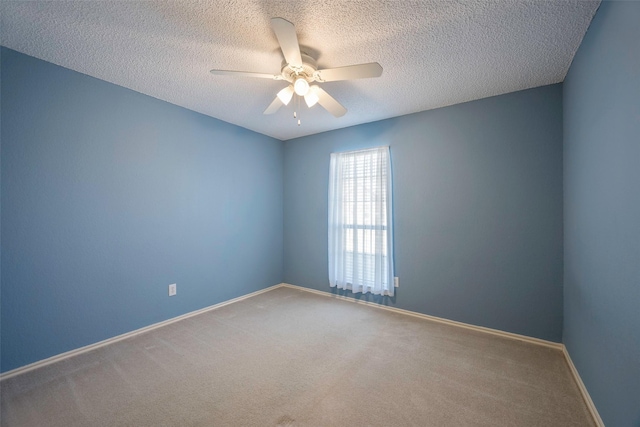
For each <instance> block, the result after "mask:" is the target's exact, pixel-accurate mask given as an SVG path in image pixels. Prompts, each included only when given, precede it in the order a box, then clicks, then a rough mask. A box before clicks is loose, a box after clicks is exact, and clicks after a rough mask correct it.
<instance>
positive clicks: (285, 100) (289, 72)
mask: <svg viewBox="0 0 640 427" xmlns="http://www.w3.org/2000/svg"><path fill="white" fill-rule="evenodd" d="M271 28H272V29H273V32H274V33H275V34H276V37H277V38H278V43H280V48H281V49H282V53H283V55H284V61H282V69H281V70H280V74H265V73H253V72H246V71H228V70H211V73H212V74H217V75H230V76H240V77H258V78H263V79H272V80H282V81H286V82H289V83H290V84H289V85H288V86H287V87H285V88H284V89H282V90H281V91H280V92H278V94H277V96H276V97H275V99H274V100H273V102H272V103H271V105H269V106H268V107H267V109H266V110H264V113H263V114H273V113H275V112H276V111H278V109H279V108H280V107H281V106H282V105H288V104H289V102H290V101H291V98H292V97H293V95H294V94H296V95H298V96H301V97H304V100H305V103H306V104H307V106H308V107H309V108H311V107H313V106H314V105H315V104H316V103H318V104H320V105H321V106H322V107H324V108H325V109H326V110H327V111H328V112H330V113H331V114H333V115H334V116H335V117H342V116H344V115H345V113H346V112H347V109H346V108H344V107H343V106H342V105H341V104H340V103H339V102H338V101H336V100H335V99H334V98H333V97H332V96H331V95H329V94H328V93H327V92H325V91H324V90H323V89H322V88H321V87H320V86H318V85H316V84H311V83H313V82H318V83H324V82H334V81H338V80H353V79H364V78H369V77H380V76H381V75H382V67H381V66H380V64H378V63H377V62H370V63H367V64H358V65H349V66H346V67H338V68H327V69H323V70H318V67H317V65H316V61H315V59H313V58H312V57H311V56H309V55H308V54H306V53H305V52H301V51H300V46H299V45H298V37H297V36H296V28H295V26H294V25H293V24H292V23H291V22H289V21H287V20H286V19H283V18H271Z"/></svg>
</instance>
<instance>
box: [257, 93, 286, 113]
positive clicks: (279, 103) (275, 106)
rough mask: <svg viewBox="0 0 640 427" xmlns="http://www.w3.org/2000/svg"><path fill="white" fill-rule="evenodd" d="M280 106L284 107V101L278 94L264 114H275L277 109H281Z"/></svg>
mask: <svg viewBox="0 0 640 427" xmlns="http://www.w3.org/2000/svg"><path fill="white" fill-rule="evenodd" d="M280 107H282V101H280V98H278V97H277V96H276V99H274V100H273V101H272V102H271V104H269V106H268V107H267V109H266V110H264V113H262V114H273V113H275V112H276V111H278V109H280Z"/></svg>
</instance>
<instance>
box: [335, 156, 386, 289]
mask: <svg viewBox="0 0 640 427" xmlns="http://www.w3.org/2000/svg"><path fill="white" fill-rule="evenodd" d="M391 206H392V197H391V159H390V156H389V147H378V148H372V149H368V150H359V151H350V152H345V153H332V154H331V170H330V176H329V284H330V285H331V286H332V287H338V288H339V289H350V290H352V291H353V292H371V293H373V294H382V295H393V291H394V287H393V276H394V272H393V230H392V228H393V227H392V226H393V219H392V216H391V213H392V210H391Z"/></svg>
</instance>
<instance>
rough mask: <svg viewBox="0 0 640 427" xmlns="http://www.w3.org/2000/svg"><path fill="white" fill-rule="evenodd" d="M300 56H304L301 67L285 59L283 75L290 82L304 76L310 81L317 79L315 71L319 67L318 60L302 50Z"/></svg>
mask: <svg viewBox="0 0 640 427" xmlns="http://www.w3.org/2000/svg"><path fill="white" fill-rule="evenodd" d="M300 56H301V57H302V66H301V67H295V66H292V65H290V64H288V63H287V62H286V61H283V63H282V77H284V79H285V80H286V81H288V82H290V83H293V82H294V81H295V80H296V79H297V78H299V77H303V78H304V79H305V80H306V81H308V82H312V81H315V78H314V73H315V72H316V70H317V69H318V66H317V64H316V60H315V59H313V58H312V57H310V56H309V55H307V54H306V53H304V52H300Z"/></svg>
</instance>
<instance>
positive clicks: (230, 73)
mask: <svg viewBox="0 0 640 427" xmlns="http://www.w3.org/2000/svg"><path fill="white" fill-rule="evenodd" d="M209 72H210V73H211V74H216V75H219V76H238V77H257V78H260V79H271V80H282V76H281V75H275V74H265V73H252V72H249V71H229V70H211V71H209Z"/></svg>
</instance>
